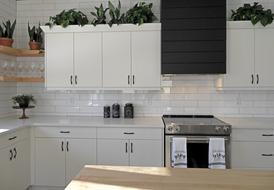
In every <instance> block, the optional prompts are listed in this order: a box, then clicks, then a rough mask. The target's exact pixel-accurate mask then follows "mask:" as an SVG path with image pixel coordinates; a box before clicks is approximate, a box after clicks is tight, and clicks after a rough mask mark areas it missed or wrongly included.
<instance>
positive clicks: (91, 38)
mask: <svg viewBox="0 0 274 190" xmlns="http://www.w3.org/2000/svg"><path fill="white" fill-rule="evenodd" d="M101 41H102V34H101V33H99V32H97V33H96V32H95V33H74V86H75V87H76V88H99V87H102V43H101Z"/></svg>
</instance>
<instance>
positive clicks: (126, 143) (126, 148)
mask: <svg viewBox="0 0 274 190" xmlns="http://www.w3.org/2000/svg"><path fill="white" fill-rule="evenodd" d="M126 153H127V143H126Z"/></svg>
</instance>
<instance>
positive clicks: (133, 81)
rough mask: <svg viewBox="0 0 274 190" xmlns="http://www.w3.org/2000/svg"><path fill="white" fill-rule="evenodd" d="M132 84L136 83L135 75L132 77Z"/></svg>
mask: <svg viewBox="0 0 274 190" xmlns="http://www.w3.org/2000/svg"><path fill="white" fill-rule="evenodd" d="M132 84H135V75H133V77H132Z"/></svg>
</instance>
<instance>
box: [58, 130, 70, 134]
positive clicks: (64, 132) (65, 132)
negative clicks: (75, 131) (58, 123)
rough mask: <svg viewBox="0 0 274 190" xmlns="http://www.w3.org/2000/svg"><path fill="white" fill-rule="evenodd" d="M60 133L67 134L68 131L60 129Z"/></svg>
mask: <svg viewBox="0 0 274 190" xmlns="http://www.w3.org/2000/svg"><path fill="white" fill-rule="evenodd" d="M60 133H62V134H69V133H70V131H60Z"/></svg>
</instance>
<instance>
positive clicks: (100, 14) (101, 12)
mask: <svg viewBox="0 0 274 190" xmlns="http://www.w3.org/2000/svg"><path fill="white" fill-rule="evenodd" d="M95 9H96V12H91V14H92V15H93V16H94V17H95V18H94V19H93V21H92V22H91V24H93V25H94V26H96V25H97V24H106V23H107V22H106V18H107V17H106V12H107V11H108V8H106V9H104V7H103V4H102V3H101V5H100V7H95Z"/></svg>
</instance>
